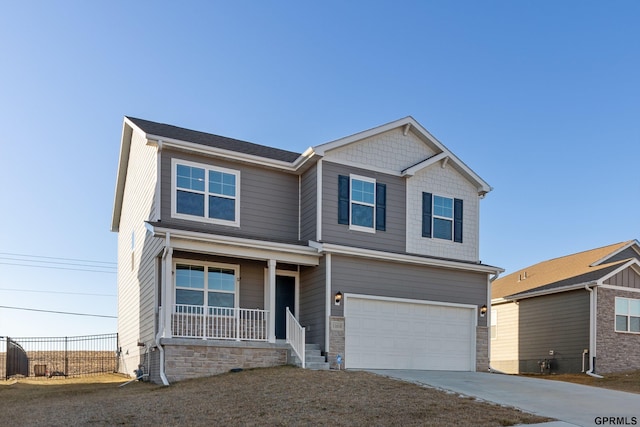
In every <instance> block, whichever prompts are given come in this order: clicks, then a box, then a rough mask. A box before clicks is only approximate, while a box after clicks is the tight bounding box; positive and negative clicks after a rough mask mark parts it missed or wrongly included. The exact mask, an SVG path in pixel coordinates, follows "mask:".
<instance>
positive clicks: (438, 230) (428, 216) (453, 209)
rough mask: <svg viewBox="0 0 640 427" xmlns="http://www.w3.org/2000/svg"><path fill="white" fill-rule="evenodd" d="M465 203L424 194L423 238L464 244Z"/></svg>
mask: <svg viewBox="0 0 640 427" xmlns="http://www.w3.org/2000/svg"><path fill="white" fill-rule="evenodd" d="M462 213H463V202H462V200H460V199H453V198H450V197H444V196H437V195H433V194H431V193H422V237H429V238H435V239H443V240H453V241H454V242H456V243H462V218H463V215H462Z"/></svg>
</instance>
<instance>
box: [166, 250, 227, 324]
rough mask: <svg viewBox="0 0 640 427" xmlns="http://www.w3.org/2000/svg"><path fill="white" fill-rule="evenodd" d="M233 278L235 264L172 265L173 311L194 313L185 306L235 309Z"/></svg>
mask: <svg viewBox="0 0 640 427" xmlns="http://www.w3.org/2000/svg"><path fill="white" fill-rule="evenodd" d="M237 277H238V266H235V265H226V264H224V265H223V264H198V263H180V262H178V263H176V266H175V290H176V301H175V302H176V307H177V311H179V312H184V311H189V312H195V311H194V310H193V309H191V308H188V309H187V307H185V306H198V307H202V309H204V307H205V306H206V307H209V308H211V307H217V308H225V309H233V308H236V307H237V286H236V284H237V280H236V278H237ZM198 310H201V309H198ZM198 312H201V311H198Z"/></svg>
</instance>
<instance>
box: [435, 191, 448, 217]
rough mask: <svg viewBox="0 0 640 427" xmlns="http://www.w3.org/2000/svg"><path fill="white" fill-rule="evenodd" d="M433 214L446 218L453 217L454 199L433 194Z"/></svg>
mask: <svg viewBox="0 0 640 427" xmlns="http://www.w3.org/2000/svg"><path fill="white" fill-rule="evenodd" d="M433 214H434V215H436V216H441V217H444V218H453V199H450V198H448V197H442V196H433Z"/></svg>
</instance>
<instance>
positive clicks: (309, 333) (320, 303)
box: [298, 257, 327, 351]
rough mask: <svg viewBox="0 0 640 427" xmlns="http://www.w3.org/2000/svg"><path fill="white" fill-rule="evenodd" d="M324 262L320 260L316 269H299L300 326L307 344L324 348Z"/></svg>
mask: <svg viewBox="0 0 640 427" xmlns="http://www.w3.org/2000/svg"><path fill="white" fill-rule="evenodd" d="M326 262H327V258H326V257H322V258H320V264H319V265H318V266H317V267H301V269H300V316H299V319H298V320H299V322H300V325H302V326H304V327H306V336H305V338H306V341H307V343H308V344H319V345H320V347H321V348H322V350H323V351H326V349H325V348H324V347H325V329H326Z"/></svg>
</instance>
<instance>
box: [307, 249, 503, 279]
mask: <svg viewBox="0 0 640 427" xmlns="http://www.w3.org/2000/svg"><path fill="white" fill-rule="evenodd" d="M309 246H310V247H312V248H316V249H317V250H318V252H319V253H333V254H339V255H348V256H355V257H360V258H369V259H379V260H384V261H391V262H401V263H406V264H417V265H426V266H432V267H441V268H452V269H455V270H466V271H476V272H482V273H493V274H496V273H502V272H504V269H502V268H499V267H492V266H489V265H483V264H471V263H464V262H459V261H449V260H444V259H436V258H426V257H419V256H416V255H406V254H396V253H392V252H384V251H377V250H372V249H361V248H355V247H351V246H342V245H335V244H332V243H318V242H312V241H310V242H309Z"/></svg>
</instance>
